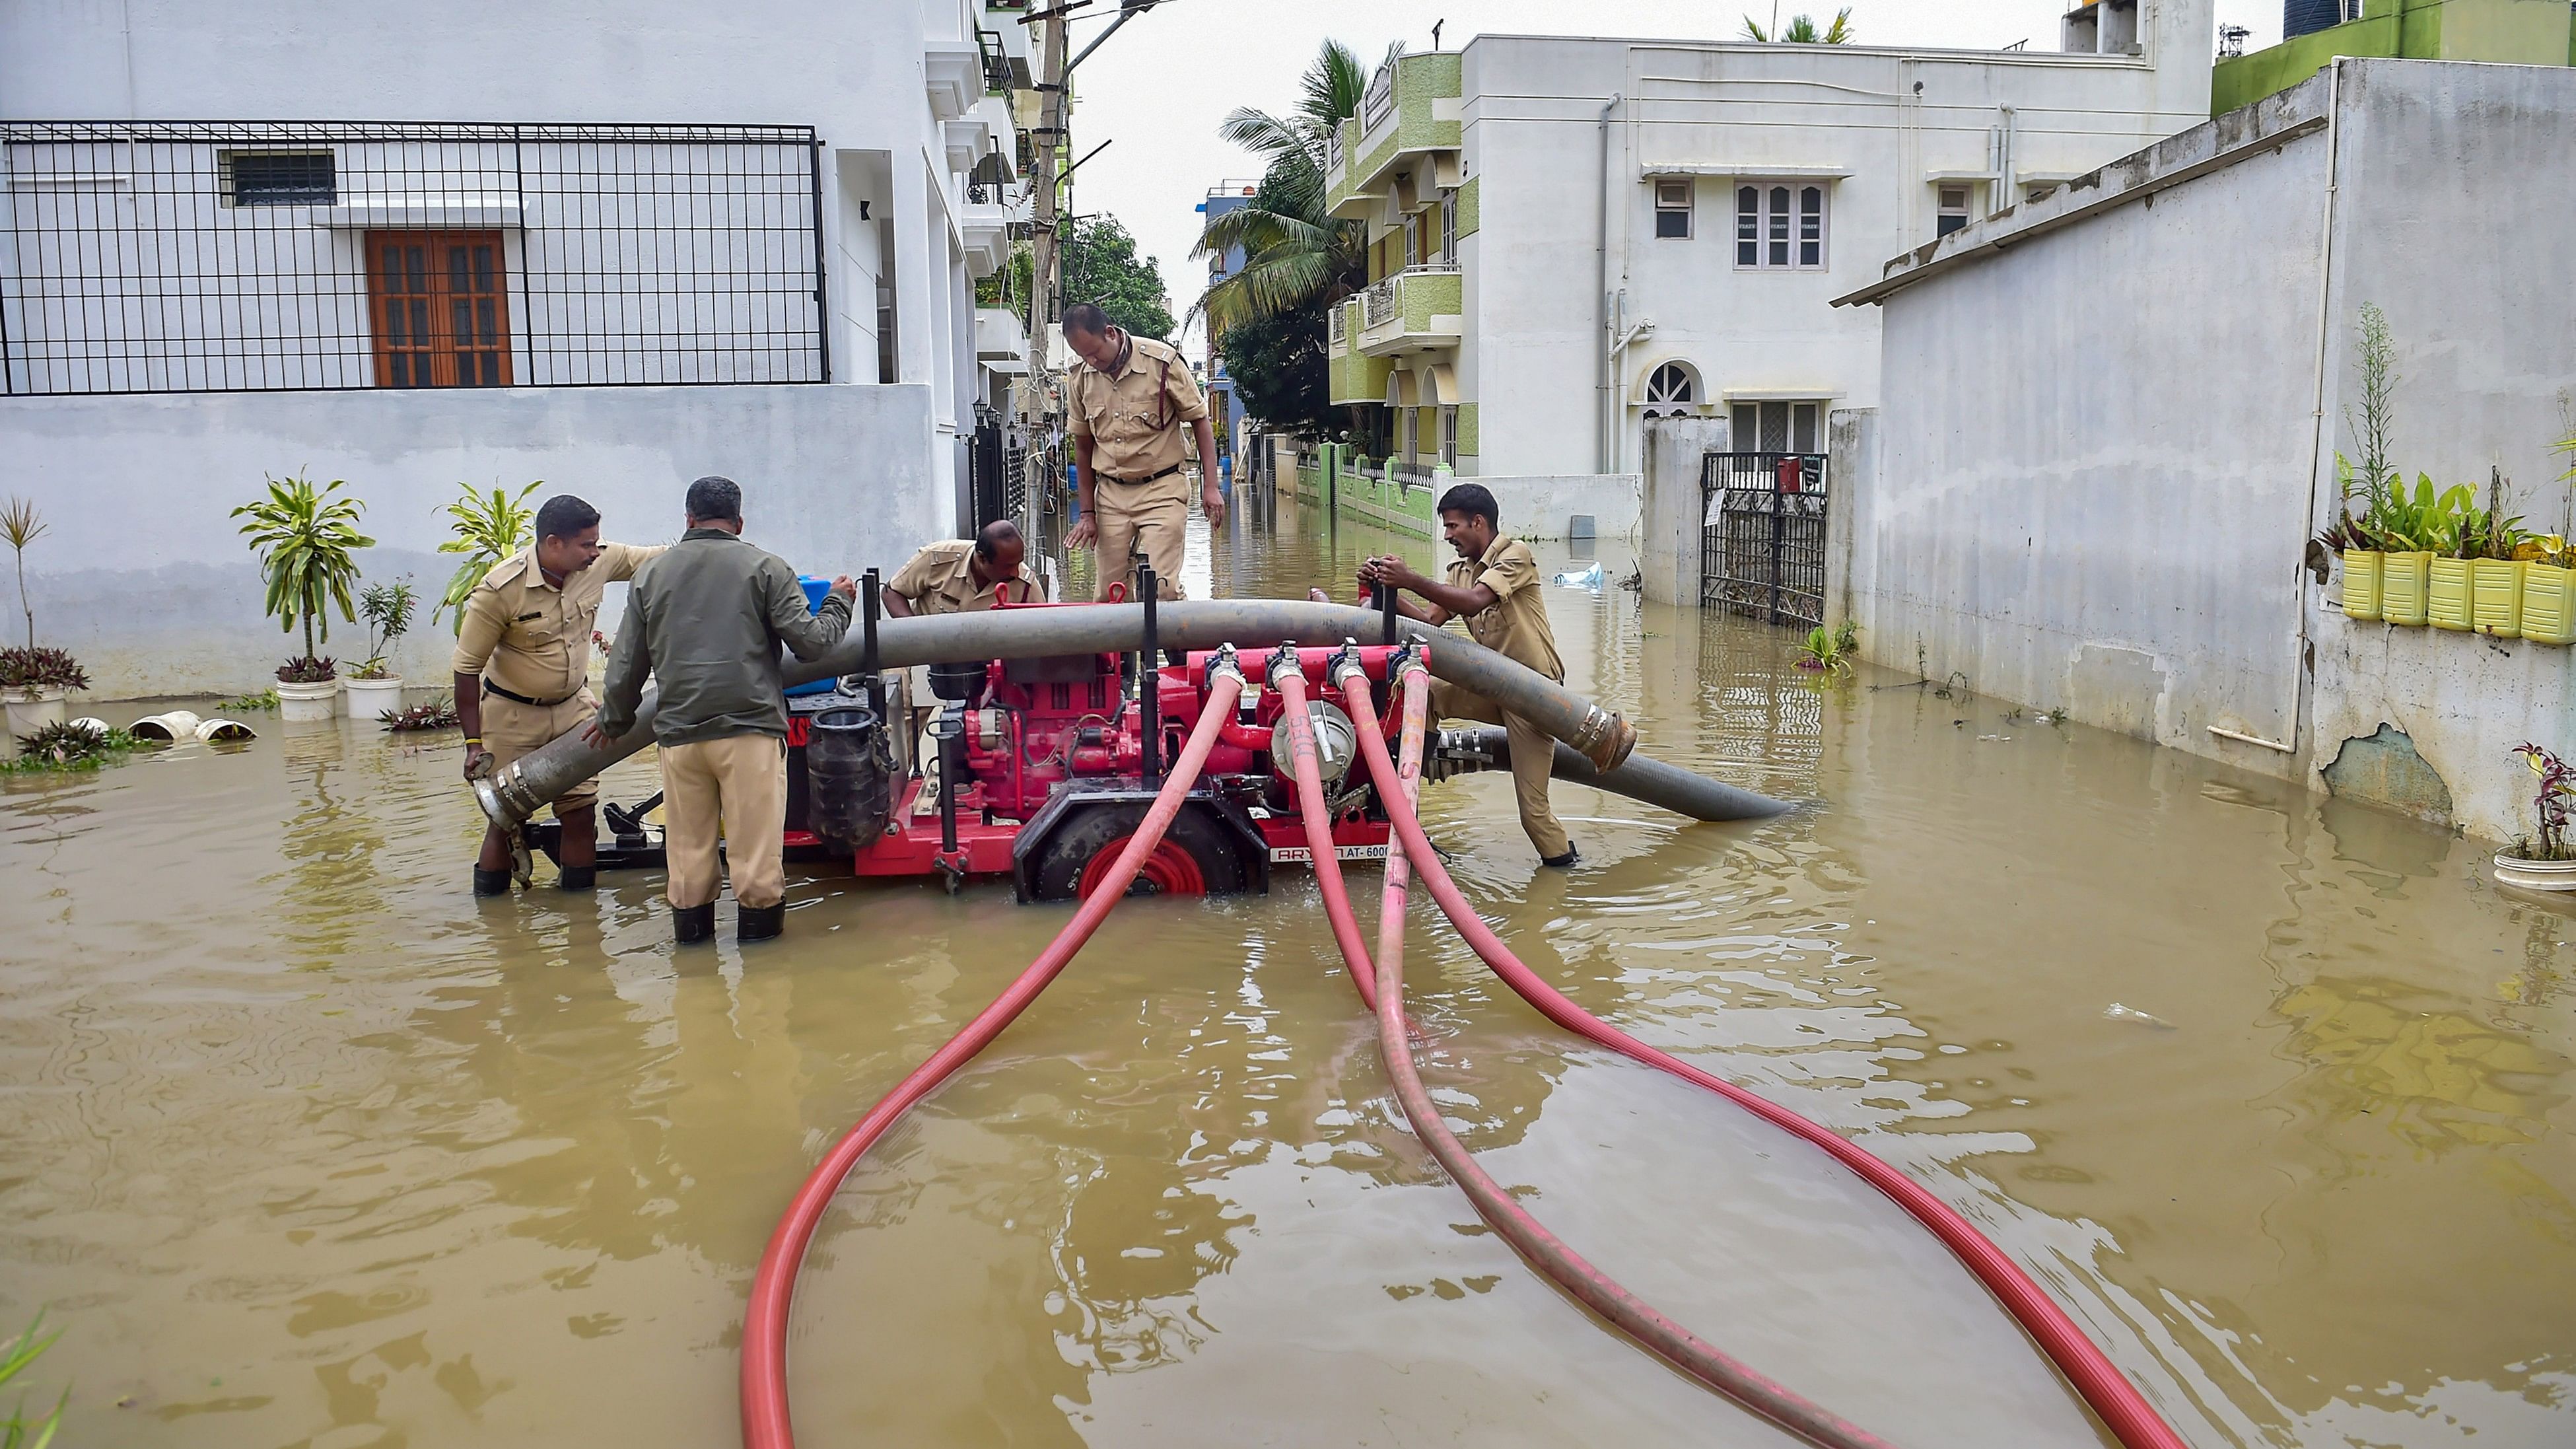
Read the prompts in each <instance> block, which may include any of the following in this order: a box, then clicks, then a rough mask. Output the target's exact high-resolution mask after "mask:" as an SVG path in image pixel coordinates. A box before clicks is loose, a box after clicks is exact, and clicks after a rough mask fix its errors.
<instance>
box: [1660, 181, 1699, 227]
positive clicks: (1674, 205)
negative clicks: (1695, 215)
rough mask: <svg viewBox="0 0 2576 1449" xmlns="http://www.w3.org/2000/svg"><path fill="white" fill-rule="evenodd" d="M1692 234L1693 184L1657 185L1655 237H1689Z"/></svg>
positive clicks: (1662, 183)
mask: <svg viewBox="0 0 2576 1449" xmlns="http://www.w3.org/2000/svg"><path fill="white" fill-rule="evenodd" d="M1690 234H1691V184H1690V182H1688V181H1687V180H1684V181H1658V182H1656V183H1655V235H1657V236H1659V237H1664V236H1671V237H1687V236H1689V235H1690Z"/></svg>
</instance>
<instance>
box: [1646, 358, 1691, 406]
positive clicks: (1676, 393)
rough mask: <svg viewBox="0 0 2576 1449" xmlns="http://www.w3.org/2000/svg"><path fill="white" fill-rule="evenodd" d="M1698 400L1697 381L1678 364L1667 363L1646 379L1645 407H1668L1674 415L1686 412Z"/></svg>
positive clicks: (1687, 370) (1687, 369)
mask: <svg viewBox="0 0 2576 1449" xmlns="http://www.w3.org/2000/svg"><path fill="white" fill-rule="evenodd" d="M1698 400H1699V380H1698V379H1697V378H1695V377H1692V376H1691V370H1690V369H1689V368H1687V367H1685V366H1683V365H1682V364H1680V363H1678V362H1667V363H1665V364H1664V365H1663V366H1661V367H1658V368H1656V369H1655V371H1654V373H1653V375H1652V376H1650V377H1648V378H1647V379H1646V399H1645V401H1646V406H1648V407H1650V408H1655V407H1669V408H1671V409H1672V410H1673V411H1674V412H1675V413H1677V414H1678V413H1682V412H1686V411H1688V410H1689V409H1690V405H1691V404H1692V403H1695V402H1697V401H1698Z"/></svg>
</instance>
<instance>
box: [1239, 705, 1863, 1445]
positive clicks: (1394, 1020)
mask: <svg viewBox="0 0 2576 1449" xmlns="http://www.w3.org/2000/svg"><path fill="white" fill-rule="evenodd" d="M1401 673H1402V676H1403V680H1404V691H1405V693H1404V726H1403V728H1404V735H1403V741H1402V744H1401V745H1400V748H1401V749H1402V750H1403V752H1404V765H1403V767H1402V768H1401V769H1399V770H1397V771H1395V772H1393V774H1392V776H1391V777H1390V776H1381V777H1380V778H1379V785H1378V793H1379V794H1381V795H1385V794H1390V793H1398V794H1402V795H1404V796H1405V797H1406V800H1407V803H1408V804H1409V803H1410V801H1411V795H1412V791H1413V790H1414V789H1415V788H1416V787H1417V786H1418V784H1419V782H1420V779H1421V766H1422V736H1423V729H1424V717H1425V716H1426V715H1427V714H1428V713H1429V700H1430V689H1429V684H1430V673H1429V671H1428V670H1426V669H1424V668H1423V666H1422V663H1421V661H1420V660H1419V659H1418V658H1417V659H1414V660H1410V661H1407V662H1406V664H1405V666H1404V667H1403V669H1402V671H1401ZM1355 675H1356V671H1355V670H1354V671H1351V673H1350V674H1346V675H1345V676H1344V678H1343V679H1341V680H1340V681H1339V682H1340V683H1341V684H1342V685H1343V686H1344V689H1343V692H1344V694H1345V696H1347V697H1348V698H1349V700H1350V702H1351V707H1352V710H1353V723H1354V724H1358V725H1360V727H1361V728H1364V729H1372V730H1373V729H1375V728H1376V727H1377V721H1376V719H1375V717H1374V711H1372V710H1371V709H1370V706H1369V702H1368V681H1367V680H1366V679H1365V678H1359V677H1353V676H1355ZM1272 684H1273V686H1274V687H1275V688H1278V689H1279V691H1280V693H1282V694H1283V695H1285V696H1286V697H1287V702H1288V718H1289V719H1290V720H1291V721H1292V724H1291V725H1290V729H1289V739H1290V742H1291V745H1292V747H1293V748H1294V749H1295V751H1296V754H1297V770H1298V775H1299V777H1300V778H1301V779H1304V778H1309V777H1311V776H1312V774H1313V772H1314V767H1315V750H1314V740H1313V737H1312V735H1311V734H1309V733H1306V732H1303V731H1300V730H1298V729H1297V728H1296V726H1295V724H1294V723H1293V722H1294V721H1297V720H1300V719H1302V718H1303V717H1304V715H1305V707H1304V705H1305V701H1304V698H1303V694H1304V688H1303V686H1304V681H1303V680H1302V679H1290V678H1287V677H1284V676H1283V677H1277V678H1274V679H1273V680H1272ZM1385 752H1386V746H1385V744H1384V742H1383V741H1380V742H1379V744H1378V753H1379V754H1381V755H1383V754H1384V753H1385ZM1423 854H1425V855H1426V856H1427V855H1428V854H1429V852H1428V851H1427V850H1426V851H1424V852H1423ZM1386 870H1387V880H1386V890H1385V894H1384V896H1383V913H1382V914H1381V915H1380V916H1379V918H1378V958H1377V963H1376V965H1375V966H1374V968H1372V967H1371V965H1370V963H1369V959H1368V956H1367V955H1366V953H1365V952H1361V951H1355V950H1354V949H1353V946H1352V943H1354V942H1356V941H1357V940H1358V938H1359V928H1358V923H1357V922H1353V923H1352V924H1351V927H1350V929H1349V930H1348V931H1344V930H1343V929H1341V923H1340V922H1339V921H1336V922H1335V929H1334V932H1333V934H1334V935H1335V936H1336V937H1337V938H1339V939H1340V940H1341V941H1342V942H1343V947H1342V951H1343V959H1344V960H1345V961H1347V962H1348V963H1349V965H1350V969H1351V976H1352V979H1353V980H1365V979H1368V978H1371V977H1374V978H1375V980H1376V983H1377V991H1376V993H1375V994H1376V997H1377V1000H1376V1003H1375V1007H1374V1010H1375V1012H1376V1015H1377V1032H1378V1050H1379V1052H1380V1053H1381V1054H1382V1055H1383V1056H1384V1057H1385V1058H1386V1072H1387V1077H1388V1079H1389V1080H1390V1081H1391V1082H1392V1083H1393V1084H1394V1086H1395V1096H1396V1100H1397V1102H1398V1103H1400V1104H1401V1105H1402V1106H1403V1108H1404V1115H1405V1117H1406V1119H1407V1120H1409V1121H1410V1122H1412V1124H1413V1131H1414V1135H1415V1136H1416V1137H1418V1138H1420V1139H1421V1140H1422V1145H1423V1146H1424V1147H1426V1148H1428V1149H1429V1150H1430V1152H1431V1155H1432V1157H1433V1158H1434V1159H1436V1160H1437V1161H1438V1162H1439V1163H1440V1165H1441V1167H1442V1168H1444V1169H1446V1170H1447V1172H1448V1173H1449V1176H1450V1177H1451V1178H1452V1179H1454V1180H1455V1181H1456V1182H1457V1184H1458V1187H1459V1190H1460V1191H1462V1192H1464V1193H1466V1195H1467V1200H1468V1201H1469V1202H1470V1203H1473V1204H1474V1205H1475V1208H1476V1215H1477V1216H1479V1217H1481V1218H1483V1219H1484V1220H1485V1221H1486V1222H1487V1223H1490V1224H1492V1226H1493V1229H1494V1231H1495V1232H1496V1233H1497V1234H1499V1235H1500V1236H1501V1237H1502V1239H1503V1241H1505V1242H1507V1243H1509V1244H1511V1245H1512V1248H1513V1250H1514V1251H1516V1252H1518V1253H1519V1254H1520V1255H1521V1257H1522V1258H1524V1259H1526V1260H1527V1261H1528V1262H1529V1264H1530V1265H1531V1266H1532V1267H1534V1268H1536V1269H1538V1270H1539V1272H1541V1273H1542V1274H1545V1275H1546V1276H1547V1277H1548V1278H1549V1279H1550V1280H1551V1281H1553V1282H1555V1283H1556V1284H1557V1286H1559V1287H1561V1288H1563V1289H1564V1290H1565V1291H1566V1292H1568V1293H1570V1294H1572V1295H1573V1296H1574V1298H1575V1299H1576V1300H1577V1301H1578V1302H1580V1303H1582V1304H1583V1305H1584V1306H1585V1307H1587V1308H1590V1309H1591V1310H1592V1311H1593V1312H1595V1313H1598V1314H1600V1315H1601V1316H1602V1317H1603V1318H1606V1319H1608V1320H1609V1321H1610V1322H1611V1323H1612V1325H1614V1326H1615V1327H1617V1328H1618V1329H1619V1330H1620V1331H1621V1332H1623V1333H1625V1334H1627V1335H1628V1336H1629V1337H1630V1338H1632V1339H1635V1340H1636V1341H1637V1342H1638V1343H1639V1344H1640V1345H1642V1346H1644V1347H1645V1348H1646V1349H1647V1350H1649V1351H1650V1352H1652V1353H1654V1354H1655V1355H1656V1356H1657V1357H1659V1358H1662V1359H1663V1360H1665V1361H1666V1362H1668V1363H1670V1364H1672V1365H1673V1366H1674V1367H1675V1368H1678V1369H1680V1370H1681V1371H1682V1372H1684V1373H1686V1374H1689V1375H1690V1376H1691V1377H1692V1378H1695V1379H1697V1380H1699V1381H1700V1382H1701V1383H1704V1384H1706V1385H1708V1386H1709V1387H1710V1388H1713V1389H1715V1390H1717V1391H1718V1392H1720V1393H1722V1394H1725V1395H1726V1396H1727V1397H1728V1398H1731V1399H1733V1400H1735V1401H1736V1402H1737V1403H1739V1404H1742V1405H1743V1406H1745V1407H1746V1408H1748V1409H1750V1410H1752V1411H1753V1412H1755V1413H1757V1414H1760V1415H1761V1416H1762V1417H1764V1418H1766V1419H1769V1420H1770V1421H1771V1422H1773V1423H1775V1424H1778V1425H1779V1426H1780V1427H1781V1428H1784V1429H1786V1430H1788V1431H1789V1432H1791V1433H1793V1434H1796V1435H1798V1436H1799V1437H1801V1438H1803V1439H1805V1440H1807V1441H1808V1442H1810V1443H1813V1444H1820V1445H1824V1446H1826V1449H1888V1445H1887V1441H1885V1440H1883V1439H1880V1438H1879V1437H1877V1436H1876V1435H1874V1434H1871V1433H1869V1432H1868V1431H1867V1430H1864V1429H1862V1428H1860V1427H1859V1426H1857V1425H1855V1424H1852V1423H1850V1422H1849V1421H1847V1420H1845V1419H1843V1418H1841V1417H1839V1416H1837V1415H1835V1414H1833V1413H1831V1412H1829V1411H1827V1410H1826V1409H1824V1408H1821V1407H1819V1406H1818V1405H1816V1404H1813V1403H1810V1402H1808V1401H1807V1400H1806V1399H1804V1398H1801V1397H1799V1396H1798V1395H1797V1394H1794V1393H1792V1392H1790V1391H1789V1390H1788V1389H1787V1388H1785V1387H1783V1386H1782V1385H1780V1384H1779V1383H1777V1382H1775V1381H1773V1380H1772V1379H1770V1378H1767V1377H1765V1376H1763V1375H1762V1374H1759V1373H1756V1372H1754V1371H1753V1370H1752V1369H1751V1368H1749V1367H1747V1366H1746V1365H1744V1364H1743V1363H1741V1362H1739V1361H1738V1360H1736V1359H1734V1358H1731V1357H1729V1356H1728V1355H1726V1354H1725V1353H1724V1352H1722V1351H1720V1350H1719V1349H1718V1348H1716V1347H1715V1346H1714V1345H1712V1344H1709V1343H1707V1342H1705V1341H1703V1340H1702V1339H1700V1338H1699V1337H1698V1336H1697V1335H1695V1334H1693V1333H1691V1332H1690V1330H1688V1329H1686V1328H1684V1327H1682V1326H1681V1325H1680V1324H1678V1323H1675V1322H1674V1321H1673V1320H1672V1319H1670V1318H1667V1317H1665V1316H1664V1315H1663V1314H1662V1313H1660V1312H1657V1311H1656V1310H1655V1308H1654V1307H1653V1305H1651V1304H1649V1303H1647V1302H1646V1301H1645V1300H1644V1299H1642V1298H1639V1297H1638V1296H1637V1295H1636V1294H1634V1293H1631V1292H1629V1291H1628V1290H1627V1289H1626V1288H1624V1287H1622V1286H1620V1285H1619V1283H1618V1282H1616V1281H1615V1280H1613V1279H1612V1278H1611V1277H1610V1276H1609V1275H1608V1274H1606V1273H1604V1272H1602V1271H1601V1270H1600V1269H1599V1268H1597V1267H1594V1266H1593V1265H1592V1263H1591V1262H1590V1261H1589V1260H1587V1259H1586V1258H1584V1257H1583V1255H1582V1254H1580V1253H1577V1252H1575V1251H1574V1250H1573V1249H1572V1248H1569V1247H1567V1246H1566V1245H1565V1243H1564V1242H1563V1241H1562V1240H1560V1239H1559V1238H1558V1237H1557V1236H1556V1235H1555V1234H1554V1233H1551V1232H1549V1231H1548V1230H1547V1229H1546V1227H1544V1226H1543V1225H1541V1224H1540V1222H1539V1221H1538V1219H1537V1218H1535V1217H1532V1216H1531V1215H1530V1213H1529V1210H1528V1209H1526V1208H1524V1207H1522V1206H1521V1205H1520V1203H1519V1202H1517V1201H1516V1200H1514V1199H1513V1197H1512V1195H1511V1194H1510V1193H1508V1192H1505V1191H1504V1190H1503V1188H1502V1185H1501V1184H1500V1183H1497V1182H1495V1181H1494V1179H1493V1178H1492V1177H1490V1176H1488V1175H1487V1174H1486V1172H1485V1170H1484V1169H1483V1168H1481V1167H1479V1166H1477V1165H1476V1159H1475V1158H1474V1157H1472V1156H1470V1155H1469V1154H1468V1151H1467V1149H1466V1146H1465V1145H1464V1144H1463V1143H1461V1142H1459V1140H1458V1139H1457V1137H1456V1136H1455V1135H1454V1134H1452V1133H1451V1132H1450V1131H1449V1127H1448V1124H1447V1123H1445V1122H1443V1121H1441V1119H1440V1109H1439V1108H1438V1107H1437V1106H1435V1105H1433V1103H1432V1101H1431V1095H1430V1093H1428V1092H1427V1091H1425V1090H1424V1089H1423V1086H1422V1077H1421V1074H1420V1073H1419V1072H1417V1071H1416V1070H1415V1069H1414V1065H1413V1049H1412V1045H1411V1043H1410V1042H1409V1041H1408V1040H1407V1039H1406V1036H1405V1023H1404V965H1403V961H1404V901H1405V884H1406V870H1405V859H1404V847H1403V845H1402V843H1400V842H1399V843H1396V844H1395V845H1393V846H1391V847H1390V849H1389V850H1388V851H1387V861H1386ZM1315 874H1316V875H1317V877H1318V878H1319V879H1321V880H1322V881H1323V882H1325V888H1324V902H1325V909H1326V910H1327V911H1328V912H1330V911H1332V910H1333V909H1334V906H1333V902H1334V901H1335V899H1336V898H1337V897H1341V895H1342V893H1341V892H1340V891H1339V890H1338V889H1337V887H1338V886H1339V884H1340V882H1339V881H1338V879H1336V878H1337V877H1338V876H1339V875H1340V874H1341V862H1340V861H1338V860H1336V859H1334V858H1333V856H1332V855H1331V854H1330V853H1329V852H1327V851H1323V850H1320V849H1319V850H1318V851H1317V853H1316V856H1315ZM1340 909H1341V910H1342V911H1343V912H1345V913H1347V912H1348V910H1349V909H1350V907H1349V903H1348V900H1347V898H1343V903H1342V905H1341V908H1340Z"/></svg>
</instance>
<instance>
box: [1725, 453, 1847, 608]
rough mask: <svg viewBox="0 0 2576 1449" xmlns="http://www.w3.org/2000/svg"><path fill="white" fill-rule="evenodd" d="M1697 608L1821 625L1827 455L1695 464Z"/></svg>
mask: <svg viewBox="0 0 2576 1449" xmlns="http://www.w3.org/2000/svg"><path fill="white" fill-rule="evenodd" d="M1700 497H1701V499H1702V501H1703V512H1702V514H1701V529H1700V585H1699V588H1700V602H1701V603H1702V604H1716V605H1720V606H1722V607H1724V608H1725V609H1727V610H1728V611H1730V612H1732V613H1737V614H1742V615H1744V616H1745V617H1746V618H1749V619H1762V620H1766V621H1768V622H1770V623H1774V624H1798V625H1803V626H1805V627H1807V628H1815V627H1818V626H1820V625H1822V624H1823V623H1824V622H1825V618H1824V615H1825V510H1826V507H1827V493H1826V491H1825V456H1824V455H1823V454H1822V453H1709V454H1705V455H1703V456H1702V457H1701V459H1700Z"/></svg>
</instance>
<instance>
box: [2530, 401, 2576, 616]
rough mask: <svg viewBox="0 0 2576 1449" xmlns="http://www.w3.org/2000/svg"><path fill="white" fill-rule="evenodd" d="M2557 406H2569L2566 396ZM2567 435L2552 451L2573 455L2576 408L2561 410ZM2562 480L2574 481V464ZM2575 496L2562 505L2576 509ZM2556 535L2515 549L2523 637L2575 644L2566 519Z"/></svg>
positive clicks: (2574, 581)
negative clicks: (2519, 567) (2518, 557)
mask: <svg viewBox="0 0 2576 1449" xmlns="http://www.w3.org/2000/svg"><path fill="white" fill-rule="evenodd" d="M2560 406H2561V407H2562V408H2565V407H2567V406H2568V404H2567V401H2566V400H2565V399H2563V398H2562V399H2561V400H2560ZM2561 416H2562V417H2564V418H2565V421H2566V423H2567V432H2568V436H2567V437H2566V438H2565V439H2563V440H2562V441H2560V442H2558V443H2555V444H2552V445H2551V447H2552V451H2555V452H2560V453H2565V454H2567V455H2568V456H2569V457H2570V458H2576V410H2570V411H2568V412H2565V413H2562V414H2561ZM2558 479H2559V481H2560V482H2562V483H2569V484H2576V466H2571V467H2569V468H2568V470H2567V471H2566V472H2564V473H2561V474H2559V475H2558ZM2570 505H2576V499H2570V500H2568V501H2567V502H2566V503H2562V505H2561V506H2562V507H2567V508H2569V511H2571V512H2576V507H2571V506H2570ZM2559 530H2560V531H2559V532H2558V533H2556V534H2551V535H2546V536H2539V535H2535V536H2533V537H2530V538H2526V539H2524V540H2523V544H2522V547H2521V548H2519V549H2516V550H2515V552H2516V553H2517V554H2519V555H2521V557H2522V637H2524V638H2525V639H2529V640H2532V641H2534V642H2536V643H2541V644H2576V549H2571V548H2569V547H2568V541H2567V539H2568V535H2569V534H2576V527H2570V526H2569V525H2568V524H2567V523H2566V522H2565V521H2562V522H2561V523H2560V524H2559Z"/></svg>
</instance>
